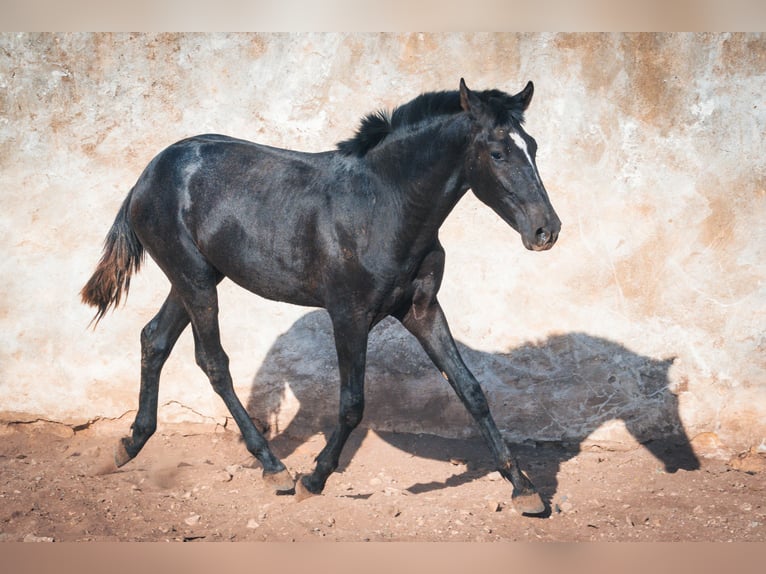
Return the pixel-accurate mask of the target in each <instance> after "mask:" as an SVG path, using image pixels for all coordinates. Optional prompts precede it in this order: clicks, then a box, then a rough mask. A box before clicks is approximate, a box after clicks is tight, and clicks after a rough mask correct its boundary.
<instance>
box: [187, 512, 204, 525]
mask: <svg viewBox="0 0 766 574" xmlns="http://www.w3.org/2000/svg"><path fill="white" fill-rule="evenodd" d="M200 518H202V517H201V516H200V515H199V514H192V515H191V516H190V517H189V518H187V519H186V520H184V522H185V523H186V524H188V525H189V526H194V525H195V524H199V521H200Z"/></svg>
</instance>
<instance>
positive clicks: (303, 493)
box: [295, 475, 316, 502]
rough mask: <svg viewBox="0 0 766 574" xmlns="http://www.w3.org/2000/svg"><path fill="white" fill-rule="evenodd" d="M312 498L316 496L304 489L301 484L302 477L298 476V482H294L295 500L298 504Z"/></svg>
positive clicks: (304, 486)
mask: <svg viewBox="0 0 766 574" xmlns="http://www.w3.org/2000/svg"><path fill="white" fill-rule="evenodd" d="M312 496H316V494H315V493H313V492H311V491H310V490H309V489H308V488H306V485H305V484H303V477H302V476H300V475H299V476H298V480H296V481H295V500H296V501H297V502H300V501H301V500H306V499H307V498H311V497H312Z"/></svg>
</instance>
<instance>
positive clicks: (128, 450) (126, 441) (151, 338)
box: [114, 290, 189, 467]
mask: <svg viewBox="0 0 766 574" xmlns="http://www.w3.org/2000/svg"><path fill="white" fill-rule="evenodd" d="M188 324H189V315H188V314H187V312H186V309H185V308H184V306H183V304H182V303H181V301H180V300H179V298H178V295H177V293H176V292H175V291H174V290H171V291H170V294H169V295H168V297H167V299H165V303H164V304H163V305H162V308H161V309H160V310H159V312H158V313H157V315H155V317H154V318H153V319H152V320H151V321H149V323H147V325H146V326H145V327H144V328H143V330H142V331H141V390H140V392H139V395H138V413H137V414H136V419H135V421H134V422H133V426H132V427H131V436H129V437H124V438H123V439H121V440H120V442H119V443H118V445H117V448H116V450H115V453H114V462H115V464H116V465H117V466H118V467H120V466H122V465H123V464H125V463H127V462H128V461H129V460H131V459H132V458H133V457H135V456H136V455H137V454H138V452H139V451H140V450H141V448H143V446H144V444H146V441H147V440H149V437H151V436H152V435H153V434H154V431H155V430H156V428H157V396H158V394H159V384H160V372H161V371H162V367H163V365H164V364H165V361H166V360H167V358H168V356H169V355H170V352H171V351H172V350H173V346H174V345H175V343H176V341H177V340H178V337H179V336H180V335H181V333H182V332H183V330H184V329H185V328H186V326H187V325H188Z"/></svg>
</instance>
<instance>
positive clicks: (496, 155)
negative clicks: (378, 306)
mask: <svg viewBox="0 0 766 574" xmlns="http://www.w3.org/2000/svg"><path fill="white" fill-rule="evenodd" d="M489 155H490V156H492V159H494V160H500V159H503V154H501V153H500V152H499V151H493V152H492V153H491V154H489Z"/></svg>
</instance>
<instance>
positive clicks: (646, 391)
mask: <svg viewBox="0 0 766 574" xmlns="http://www.w3.org/2000/svg"><path fill="white" fill-rule="evenodd" d="M459 347H460V351H461V354H462V355H463V358H464V359H465V362H466V363H467V364H468V366H469V368H471V370H472V371H473V373H474V374H475V375H476V377H477V378H478V380H479V381H480V382H481V383H482V386H483V387H484V389H485V392H486V393H487V396H488V399H489V402H490V408H491V410H492V413H493V415H494V417H495V420H496V421H497V423H498V427H499V428H500V430H501V432H502V433H503V435H504V437H505V438H506V440H507V441H508V442H509V443H512V444H513V448H514V449H515V452H516V453H517V456H518V457H519V461H520V463H521V465H522V467H523V468H524V469H525V470H526V471H527V473H528V474H529V475H530V478H532V480H533V482H534V483H535V484H536V485H537V487H538V489H539V490H540V491H541V493H542V494H543V496H544V498H548V499H549V500H550V499H551V498H552V497H553V495H554V494H555V492H556V489H557V480H556V476H557V474H558V472H559V469H560V466H561V464H562V463H563V462H565V461H567V460H569V459H571V458H573V457H574V456H575V455H577V453H579V452H580V451H581V450H582V449H583V448H610V447H614V446H618V447H619V446H620V445H622V446H623V447H624V446H625V442H631V441H632V440H635V441H637V442H638V443H640V444H641V445H642V446H643V448H646V449H648V450H649V451H650V452H651V453H652V454H653V455H654V456H655V457H656V458H657V459H658V460H659V461H660V462H661V463H662V464H663V466H664V468H665V471H667V472H675V471H677V470H679V469H685V470H695V469H697V468H699V461H698V459H697V457H696V456H695V454H694V452H693V450H692V448H691V445H690V441H689V438H688V436H687V435H686V432H685V430H684V427H683V424H682V421H681V419H680V417H679V412H678V398H677V396H676V395H675V394H674V392H672V390H671V388H670V380H669V377H668V371H669V369H670V367H671V366H672V364H673V359H672V358H670V359H662V360H657V359H654V358H651V357H646V356H642V355H639V354H636V353H634V352H632V351H630V350H629V349H627V348H626V347H624V346H622V345H620V344H618V343H615V342H612V341H609V340H606V339H603V338H600V337H594V336H591V335H588V334H585V333H568V334H564V335H557V336H554V337H550V338H548V339H545V340H543V341H539V342H534V343H528V344H525V345H523V346H521V347H518V348H516V349H513V350H511V351H509V352H508V353H485V352H481V351H477V350H475V349H471V348H470V347H467V346H466V345H461V344H459ZM338 387H339V383H338V374H337V360H336V357H335V348H334V344H333V336H332V327H331V323H330V321H329V318H328V316H327V314H326V312H324V311H314V312H311V313H309V314H307V315H305V316H304V317H302V318H301V319H299V320H298V321H296V322H295V323H294V324H293V326H292V327H291V328H290V329H289V330H288V331H287V332H286V333H284V334H283V335H281V336H280V337H279V338H278V339H277V340H276V342H275V343H274V345H273V346H272V348H271V349H270V351H269V353H268V356H267V357H266V360H265V361H264V362H263V364H262V366H261V367H260V369H259V370H258V372H257V373H256V375H255V377H254V379H253V384H252V388H251V392H250V396H249V397H248V401H247V408H248V412H249V413H250V415H251V416H252V417H253V419H254V420H256V423H257V424H258V426H259V427H260V428H262V429H263V430H264V431H265V432H266V433H267V434H268V435H269V436H271V437H272V438H271V442H272V444H273V445H274V448H275V451H276V452H277V454H278V455H279V456H280V457H286V456H288V455H289V454H291V452H292V450H291V449H294V448H295V447H294V445H295V444H296V440H295V439H299V440H300V439H307V438H308V437H310V436H312V435H314V434H316V433H317V432H320V431H322V432H325V433H326V434H328V435H329V433H330V432H331V429H332V428H333V426H334V423H335V420H336V417H337V405H338ZM365 389H366V409H365V416H364V420H363V422H362V424H361V426H360V428H358V429H357V430H356V431H355V432H354V433H353V434H352V436H351V438H350V439H349V441H348V443H347V445H346V448H345V450H344V452H343V456H342V457H341V467H340V469H339V470H342V469H343V468H344V467H345V465H347V464H348V463H349V462H350V461H351V459H352V458H353V455H354V453H355V452H356V450H357V449H358V448H359V446H360V445H361V443H362V441H363V439H364V437H365V435H366V433H368V432H375V433H376V434H378V435H379V436H380V437H382V438H383V439H384V440H386V441H388V442H389V443H390V444H392V445H393V446H395V447H396V448H399V449H401V450H402V451H404V452H407V453H410V454H412V455H414V456H415V457H421V458H428V459H438V460H450V459H462V460H465V461H466V465H464V466H462V467H460V468H463V469H464V471H463V472H462V473H460V474H456V475H454V476H452V477H451V478H450V479H448V480H447V481H446V482H423V483H418V484H413V485H409V486H408V487H407V486H405V487H406V488H407V489H408V490H409V491H410V492H413V493H418V492H426V491H429V490H434V489H441V488H449V487H451V486H455V485H459V484H462V483H464V482H467V481H471V480H475V479H476V478H479V477H481V476H483V475H485V474H487V473H490V472H492V471H494V470H495V469H494V466H493V463H492V458H491V455H490V452H489V450H488V448H487V447H486V446H485V444H484V442H483V441H482V440H481V439H480V438H478V429H477V427H476V426H475V424H474V423H473V421H472V420H471V419H470V417H469V416H468V414H467V413H466V412H465V409H464V408H463V406H462V404H461V403H460V401H459V400H458V399H457V397H456V396H455V395H454V393H453V391H452V389H451V388H450V387H449V385H448V384H447V383H446V382H445V381H444V380H443V379H442V378H441V376H440V374H439V373H438V371H437V370H436V368H435V367H434V366H433V364H432V363H431V362H430V361H429V359H428V358H427V356H426V355H425V353H424V352H423V351H422V349H421V348H420V346H419V344H418V343H417V341H416V340H415V339H414V338H413V337H412V336H411V335H410V334H409V333H408V332H407V331H406V330H405V329H404V328H403V327H402V326H401V325H400V324H399V323H398V322H397V321H395V320H393V319H391V320H385V321H383V322H382V323H381V324H380V325H378V326H377V327H376V328H375V329H374V330H373V332H372V333H371V336H370V342H369V347H368V359H367V377H366V383H365ZM628 433H629V435H630V436H629V435H628ZM424 434H427V435H436V437H434V436H429V437H428V440H424V437H423V436H422V435H424ZM631 436H632V438H631ZM281 438H283V439H285V440H280V439H281ZM298 444H299V443H298ZM290 445H293V446H290ZM331 480H332V478H331Z"/></svg>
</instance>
